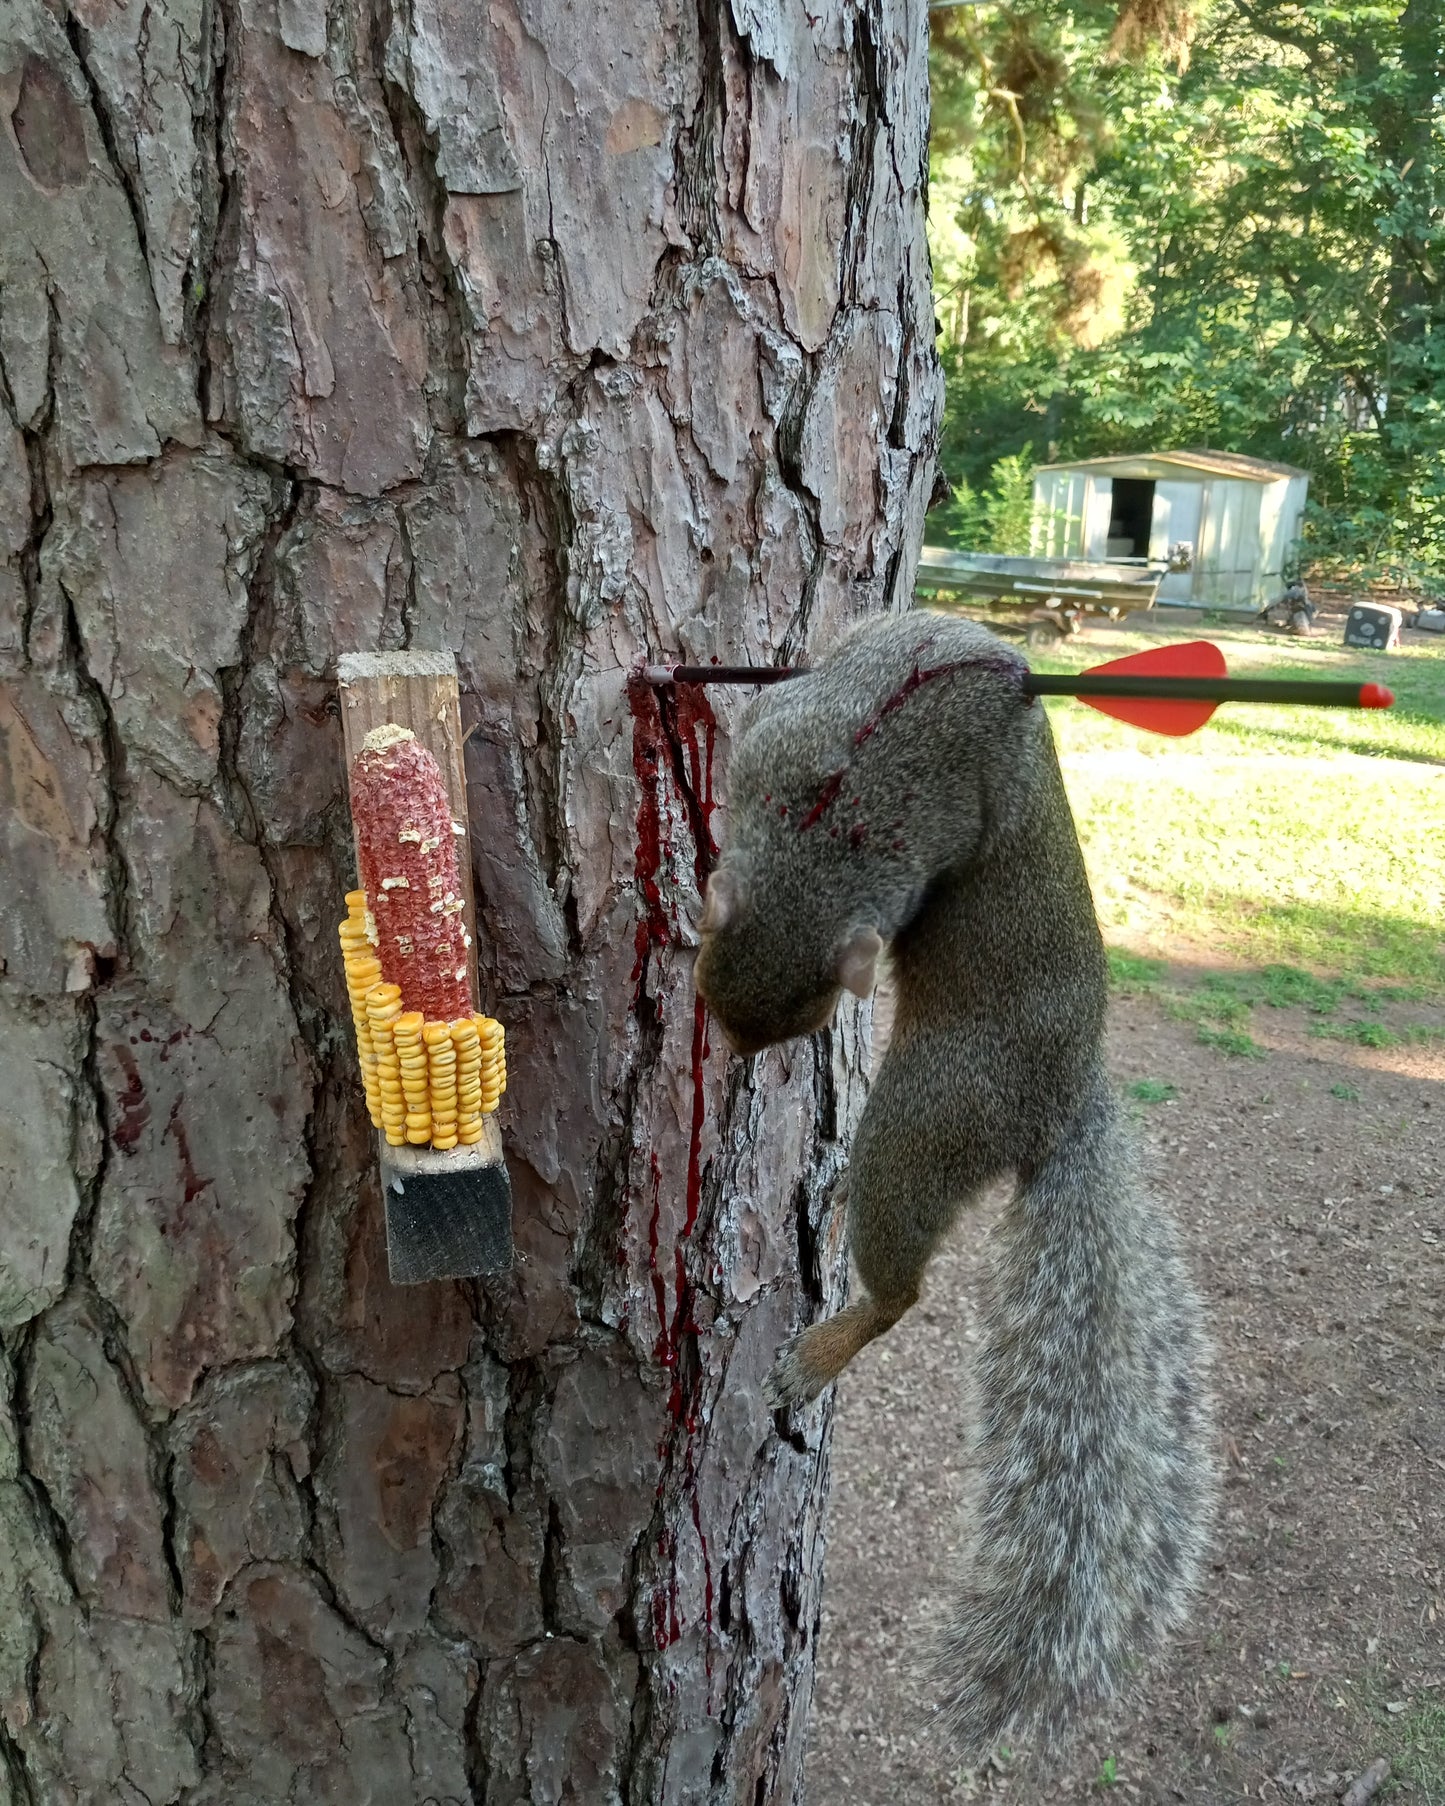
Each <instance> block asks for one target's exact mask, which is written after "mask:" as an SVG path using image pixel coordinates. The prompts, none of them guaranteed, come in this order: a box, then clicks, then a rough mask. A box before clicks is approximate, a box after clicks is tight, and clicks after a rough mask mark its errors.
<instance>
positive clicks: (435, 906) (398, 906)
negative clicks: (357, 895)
mask: <svg viewBox="0 0 1445 1806" xmlns="http://www.w3.org/2000/svg"><path fill="white" fill-rule="evenodd" d="M373 742H376V744H373ZM351 814H352V819H353V820H354V821H355V823H356V842H357V849H358V853H359V858H360V864H361V885H362V889H363V890H364V891H365V892H366V898H367V903H368V905H369V907H370V909H371V913H372V917H373V919H374V921H375V923H376V951H377V957H378V958H379V959H380V961H381V974H382V977H383V978H384V979H385V980H386V982H387V983H388V984H394V985H399V986H400V987H401V997H402V1004H403V1007H404V1008H406V1009H408V1010H420V1011H421V1012H422V1014H423V1015H424V1016H426V1017H427V1018H428V1020H431V1021H437V1022H453V1021H455V1020H456V1018H457V1017H458V1016H470V1015H471V1013H472V1009H473V1004H472V988H471V983H470V980H469V978H468V967H467V931H466V925H465V922H464V919H463V915H464V904H463V900H462V884H461V873H460V870H459V868H458V865H457V844H456V843H457V836H456V833H455V831H454V830H453V828H452V810H451V800H450V798H449V797H448V795H447V789H446V784H445V782H444V780H443V778H442V774H441V768H440V766H439V765H438V764H437V762H436V760H435V759H434V758H433V757H432V755H431V754H430V753H429V752H428V751H427V749H426V748H425V747H424V746H423V745H422V744H421V742H420V741H419V740H417V738H416V737H415V735H413V734H411V733H409V732H407V730H406V729H404V728H382V729H379V730H377V732H376V733H374V734H368V735H367V739H366V744H365V745H364V746H363V748H362V750H361V752H360V753H358V754H357V756H356V758H355V760H354V761H353V762H352V766H351Z"/></svg>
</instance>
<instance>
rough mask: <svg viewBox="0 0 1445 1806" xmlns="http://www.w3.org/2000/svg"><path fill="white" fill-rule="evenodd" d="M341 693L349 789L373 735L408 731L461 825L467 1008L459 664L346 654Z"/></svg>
mask: <svg viewBox="0 0 1445 1806" xmlns="http://www.w3.org/2000/svg"><path fill="white" fill-rule="evenodd" d="M336 675H337V681H338V683H339V686H340V691H341V731H342V734H343V736H344V738H345V743H346V771H347V782H348V789H349V787H350V775H351V763H352V760H353V759H355V757H356V755H357V754H358V753H359V752H360V751H361V745H362V742H363V741H364V740H365V738H366V736H367V735H368V734H369V733H370V732H371V731H372V729H373V728H377V727H386V726H388V725H394V726H396V727H407V728H410V729H411V731H412V732H413V733H414V734H415V735H416V737H417V739H418V740H419V741H420V742H421V744H422V745H423V746H424V747H425V748H426V749H427V751H428V752H429V753H430V754H431V756H432V757H433V758H434V759H435V760H436V762H437V764H438V765H439V766H440V767H441V773H442V777H443V779H444V780H445V782H446V787H447V799H448V801H449V802H450V804H451V811H452V819H453V821H458V822H460V823H461V825H462V829H463V832H462V833H461V834H460V835H459V836H458V837H457V866H458V868H459V876H460V878H461V885H462V920H463V922H464V923H465V924H466V929H467V935H468V937H469V938H468V941H467V978H468V982H469V983H470V985H471V988H472V1001H473V1003H474V1004H477V1005H478V1007H480V1002H481V999H480V993H479V991H478V989H477V914H476V905H475V901H474V899H473V895H472V843H471V832H470V826H469V823H468V819H467V781H466V776H465V774H464V770H463V766H462V714H461V703H460V700H459V697H458V691H457V662H456V660H455V659H454V658H453V657H452V655H451V653H450V652H347V653H343V654H342V656H341V657H340V658H339V659H338V660H337V662H336Z"/></svg>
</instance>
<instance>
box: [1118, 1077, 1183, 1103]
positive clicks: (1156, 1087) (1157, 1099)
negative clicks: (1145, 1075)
mask: <svg viewBox="0 0 1445 1806" xmlns="http://www.w3.org/2000/svg"><path fill="white" fill-rule="evenodd" d="M1178 1095H1179V1089H1178V1087H1177V1086H1175V1085H1170V1084H1167V1083H1166V1082H1165V1081H1164V1080H1162V1079H1135V1081H1134V1083H1133V1084H1132V1085H1130V1086H1129V1096H1130V1097H1133V1098H1137V1099H1138V1100H1139V1102H1140V1103H1141V1104H1167V1103H1168V1102H1169V1101H1170V1100H1171V1099H1172V1098H1176V1097H1178Z"/></svg>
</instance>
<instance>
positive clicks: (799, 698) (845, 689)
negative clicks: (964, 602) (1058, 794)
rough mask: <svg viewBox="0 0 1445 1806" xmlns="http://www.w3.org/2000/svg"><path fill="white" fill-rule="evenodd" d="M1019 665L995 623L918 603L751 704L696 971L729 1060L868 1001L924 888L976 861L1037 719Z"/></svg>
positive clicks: (1013, 784) (731, 771)
mask: <svg viewBox="0 0 1445 1806" xmlns="http://www.w3.org/2000/svg"><path fill="white" fill-rule="evenodd" d="M1023 669H1025V667H1024V665H1023V662H1022V660H1020V659H1018V658H1017V656H1016V655H1015V654H1013V653H1012V652H1011V651H1009V649H1008V648H1007V647H1005V646H1004V645H1003V644H1002V643H1001V642H1000V641H998V640H997V639H995V638H994V637H993V635H991V634H989V633H988V632H987V631H986V630H985V629H983V628H980V627H978V626H976V625H974V624H973V623H971V622H967V621H959V620H955V619H950V618H948V617H943V616H937V615H930V614H927V613H923V612H921V611H920V612H915V613H913V614H910V615H907V616H903V617H900V618H896V619H888V620H885V621H877V622H872V623H869V624H868V625H866V626H864V627H863V628H860V629H858V630H857V631H855V632H854V633H853V634H851V635H850V636H849V637H848V638H847V639H846V640H844V641H843V642H842V644H841V645H840V646H839V647H838V648H837V650H836V651H835V652H834V653H833V654H832V655H831V656H830V657H829V658H828V659H827V660H826V662H824V663H823V664H821V665H819V666H817V667H815V668H814V669H813V670H811V671H809V672H808V673H807V674H805V675H804V676H802V677H799V678H797V679H795V680H793V681H792V682H790V683H787V684H780V685H778V686H777V687H776V688H774V689H772V690H769V691H766V692H764V694H763V695H762V696H760V697H759V698H758V699H757V700H756V701H755V702H754V703H753V704H752V705H751V706H750V708H749V710H748V712H747V715H746V716H745V718H744V720H743V723H742V727H741V730H740V732H739V735H738V738H737V740H736V742H735V744H734V748H733V753H732V757H731V760H730V761H729V765H728V819H729V823H730V828H729V838H728V843H727V846H726V847H725V848H724V851H723V854H722V857H721V859H720V861H719V864H718V867H717V869H716V871H715V872H714V873H713V874H712V877H711V880H710V881H709V884H708V890H707V900H706V906H705V910H704V914H703V918H702V921H701V923H700V924H699V928H700V933H701V938H702V947H701V951H700V952H699V955H698V961H697V967H696V982H697V987H698V990H699V992H700V993H701V995H702V996H703V998H704V999H705V1001H706V1002H707V1004H708V1006H709V1007H710V1008H711V1010H712V1013H713V1015H714V1017H715V1018H716V1020H717V1022H718V1024H719V1026H720V1027H721V1029H722V1031H723V1033H724V1034H725V1035H726V1036H727V1039H728V1042H729V1044H730V1045H731V1046H732V1048H733V1050H734V1051H735V1052H737V1053H741V1054H749V1053H756V1052H758V1051H759V1050H760V1049H761V1048H763V1047H766V1046H769V1045H770V1044H771V1043H773V1042H777V1041H786V1040H791V1039H792V1038H793V1037H795V1036H797V1035H806V1034H811V1033H812V1032H813V1031H814V1030H816V1029H819V1028H821V1027H823V1025H824V1024H825V1023H826V1022H827V1021H828V1019H829V1017H830V1016H831V1015H832V1013H833V1010H834V1008H835V1007H836V1005H837V1002H838V998H839V996H840V994H841V992H842V991H843V990H845V989H846V990H849V991H852V992H854V993H855V994H856V995H858V996H860V997H866V996H867V995H868V994H869V992H870V991H871V990H872V988H873V984H874V980H875V977H876V971H877V964H878V959H879V956H880V954H881V953H882V951H883V949H884V947H885V946H886V945H887V944H888V943H889V942H890V941H892V940H893V938H894V937H895V936H896V935H897V934H899V933H900V932H901V931H902V930H903V929H904V928H905V927H906V926H907V925H908V923H909V922H910V921H911V920H912V919H913V917H914V916H915V915H916V914H917V912H918V909H919V907H920V905H921V904H922V902H923V899H924V896H925V895H926V893H927V890H928V886H929V884H930V883H931V882H932V881H933V879H934V878H935V877H937V876H938V875H939V874H940V873H941V872H943V871H945V870H948V869H950V868H954V867H957V866H960V865H966V864H967V863H968V862H969V861H970V860H972V859H973V858H975V857H977V856H978V855H979V853H980V849H981V847H982V844H983V842H984V839H985V836H986V833H987V830H988V828H989V826H990V824H991V823H992V822H993V821H994V820H995V819H996V818H997V814H998V804H999V797H1000V792H1001V791H1002V792H1003V793H1004V796H1005V799H1006V797H1007V794H1008V793H1009V792H1010V791H1011V790H1014V789H1018V788H1019V787H1020V786H1021V785H1022V784H1023V783H1024V782H1026V780H1024V779H1021V778H1015V777H1013V776H1012V775H1011V774H1010V755H1011V752H1012V751H1013V750H1014V749H1015V748H1017V747H1018V746H1019V745H1020V743H1021V742H1025V741H1027V739H1028V738H1029V737H1030V735H1031V733H1036V731H1037V728H1038V726H1039V725H1040V717H1041V711H1034V710H1031V709H1030V708H1028V706H1027V704H1026V702H1025V700H1024V698H1023V697H1022V695H1021V692H1020V690H1019V686H1018V681H1017V678H1018V673H1019V672H1021V671H1022V670H1023ZM1028 763H1029V761H1028V759H1027V756H1026V752H1025V756H1024V757H1023V759H1022V761H1021V764H1022V766H1023V767H1025V768H1026V767H1027V765H1028ZM1001 774H1002V783H1000V781H999V779H1000V775H1001Z"/></svg>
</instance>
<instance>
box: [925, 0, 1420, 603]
mask: <svg viewBox="0 0 1445 1806" xmlns="http://www.w3.org/2000/svg"><path fill="white" fill-rule="evenodd" d="M934 17H935V19H936V20H937V21H938V22H939V23H937V24H936V25H935V27H934V32H933V47H932V70H933V85H934V143H933V156H932V169H931V189H930V206H931V216H932V223H931V232H932V239H933V250H934V261H935V274H936V281H937V289H938V303H937V311H938V315H939V319H940V321H941V323H942V326H943V329H944V333H943V342H942V349H943V355H944V362H945V368H946V371H947V376H948V383H949V391H948V396H949V399H948V410H947V416H946V420H945V432H944V442H943V458H944V467H945V469H946V470H947V471H948V472H949V475H950V476H951V477H952V478H954V479H955V480H958V479H959V478H963V479H966V480H967V481H968V482H969V483H970V484H971V485H973V486H974V487H975V488H978V487H980V486H982V485H984V484H986V483H990V482H994V479H991V478H990V477H989V475H988V473H989V472H990V471H992V470H994V469H995V467H996V466H997V464H998V461H999V460H1000V459H1001V458H1006V457H1009V456H1010V455H1014V454H1019V453H1022V452H1023V451H1024V448H1025V447H1026V446H1031V447H1033V448H1034V450H1035V452H1036V453H1037V454H1038V455H1039V456H1040V457H1041V458H1042V459H1044V460H1046V461H1048V460H1053V459H1056V458H1061V457H1063V458H1071V457H1080V456H1089V455H1102V454H1105V453H1109V452H1116V451H1138V450H1147V449H1167V448H1168V447H1170V446H1187V445H1214V446H1217V447H1220V448H1222V449H1225V450H1232V451H1243V452H1251V453H1254V454H1256V455H1259V456H1264V457H1272V458H1279V459H1283V460H1285V461H1287V462H1289V463H1292V464H1297V465H1301V466H1303V467H1305V468H1306V469H1308V470H1309V472H1310V475H1311V506H1310V511H1309V515H1308V517H1307V522H1306V528H1305V546H1304V548H1303V552H1304V556H1305V559H1306V562H1307V564H1308V566H1309V569H1310V573H1311V575H1312V576H1316V577H1319V576H1334V575H1338V574H1344V573H1346V572H1349V573H1353V574H1364V575H1370V576H1380V577H1384V578H1387V579H1388V578H1394V579H1396V580H1398V579H1401V578H1404V579H1409V580H1413V581H1423V582H1425V583H1427V584H1429V583H1434V584H1437V585H1442V586H1445V108H1442V107H1441V106H1440V105H1439V104H1438V96H1439V94H1440V93H1441V91H1442V88H1445V0H1409V3H1408V4H1407V5H1405V7H1404V8H1403V10H1400V9H1399V8H1397V7H1396V6H1389V7H1383V6H1380V5H1379V4H1377V3H1376V0H1259V3H1258V4H1251V5H1242V4H1236V3H1235V0H1204V4H1203V5H1202V6H1200V7H1199V8H1198V10H1197V12H1196V14H1195V17H1194V23H1193V43H1192V46H1191V47H1190V52H1189V56H1188V59H1187V67H1182V66H1181V64H1182V63H1183V61H1184V59H1183V58H1182V57H1181V55H1180V45H1179V42H1178V41H1177V27H1176V40H1175V42H1173V43H1172V44H1170V45H1168V46H1167V47H1165V46H1161V45H1160V44H1159V43H1158V42H1157V33H1156V42H1155V43H1154V44H1153V45H1152V46H1150V45H1149V44H1148V43H1146V42H1145V41H1144V38H1145V34H1144V31H1143V28H1142V27H1143V23H1144V22H1146V21H1147V20H1148V19H1152V20H1153V21H1154V22H1155V23H1156V24H1157V22H1158V20H1159V19H1160V18H1161V17H1163V18H1165V19H1166V20H1167V17H1168V15H1167V11H1161V9H1160V8H1159V7H1158V6H1157V5H1155V6H1152V7H1151V6H1150V5H1149V4H1148V0H1125V4H1124V7H1123V9H1122V14H1121V13H1120V11H1119V10H1118V8H1117V7H1116V6H1115V5H1105V4H1099V3H1095V0H1077V3H1076V4H1073V5H1071V6H1068V7H1065V6H1063V5H1062V4H1061V0H1000V4H998V5H996V6H991V7H989V8H987V9H984V10H978V11H976V10H975V9H974V8H971V7H959V8H955V9H950V10H949V11H945V12H942V13H939V14H936V15H935V16H934ZM1131 17H1132V19H1133V29H1131V30H1125V29H1124V28H1123V25H1121V18H1122V20H1123V22H1124V24H1125V25H1127V24H1128V23H1129V21H1130V19H1131ZM1125 49H1128V50H1129V54H1128V55H1127V56H1126V55H1124V54H1122V52H1123V51H1124V50H1125ZM996 486H997V485H996V483H995V487H996Z"/></svg>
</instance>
